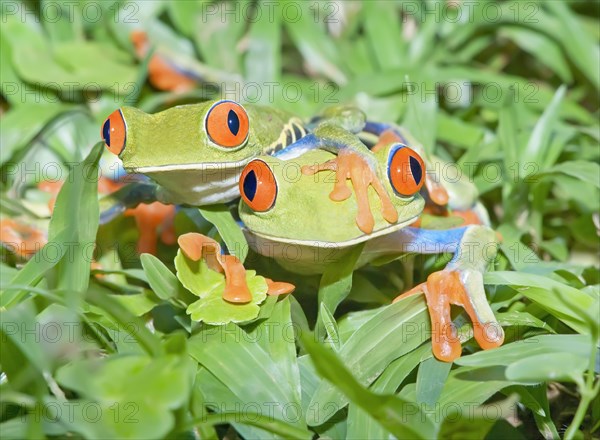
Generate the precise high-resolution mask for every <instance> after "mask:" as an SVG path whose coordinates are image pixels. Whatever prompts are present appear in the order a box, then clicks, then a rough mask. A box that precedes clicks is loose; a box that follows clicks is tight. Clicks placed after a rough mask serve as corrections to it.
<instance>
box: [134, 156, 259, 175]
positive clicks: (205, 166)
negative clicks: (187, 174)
mask: <svg viewBox="0 0 600 440" xmlns="http://www.w3.org/2000/svg"><path fill="white" fill-rule="evenodd" d="M252 159H253V158H252V157H248V158H245V159H242V160H239V161H237V162H199V163H184V164H170V165H153V166H141V167H135V166H132V167H126V169H127V170H128V171H130V172H134V173H140V174H146V173H160V172H168V171H218V170H231V169H234V168H242V167H245V166H246V165H247V164H248V162H250V160H252Z"/></svg>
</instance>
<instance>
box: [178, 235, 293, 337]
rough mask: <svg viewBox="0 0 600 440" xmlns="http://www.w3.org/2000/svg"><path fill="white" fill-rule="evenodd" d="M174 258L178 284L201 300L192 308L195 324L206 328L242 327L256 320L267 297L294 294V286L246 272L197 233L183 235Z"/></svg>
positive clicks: (239, 262)
mask: <svg viewBox="0 0 600 440" xmlns="http://www.w3.org/2000/svg"><path fill="white" fill-rule="evenodd" d="M177 242H178V243H179V247H180V251H179V252H178V253H177V257H176V258H175V267H176V269H177V277H178V278H179V281H180V282H181V283H182V284H183V285H184V287H185V288H186V289H188V290H189V291H190V292H191V293H193V294H194V295H196V296H198V297H200V299H199V300H198V301H196V302H194V303H192V304H190V305H189V307H188V308H187V313H188V314H190V315H191V318H192V320H194V321H203V322H206V323H207V324H213V325H218V324H226V323H228V322H235V323H243V322H248V321H251V320H253V319H255V318H256V317H257V316H258V313H259V310H260V309H259V305H260V304H261V303H262V302H263V301H264V300H265V299H266V297H267V295H283V294H286V293H291V292H293V290H294V286H293V285H292V284H289V283H283V282H274V281H272V280H270V279H268V278H264V277H261V276H258V275H256V272H254V271H250V270H246V269H245V268H244V266H243V264H242V262H241V261H240V260H239V259H238V258H237V257H235V256H233V255H224V254H222V253H221V246H220V245H219V243H217V242H216V241H215V240H213V239H212V238H209V237H206V236H204V235H202V234H198V233H194V232H192V233H188V234H183V235H181V236H180V237H179V238H178V240H177Z"/></svg>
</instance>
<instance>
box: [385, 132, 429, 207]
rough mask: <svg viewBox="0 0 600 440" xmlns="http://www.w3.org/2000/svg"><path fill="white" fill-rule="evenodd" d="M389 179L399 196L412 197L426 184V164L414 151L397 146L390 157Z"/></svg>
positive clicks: (403, 146) (391, 150)
mask: <svg viewBox="0 0 600 440" xmlns="http://www.w3.org/2000/svg"><path fill="white" fill-rule="evenodd" d="M388 178H389V179H390V183H391V184H392V188H394V191H396V193H397V194H399V195H401V196H412V195H413V194H416V193H417V192H419V190H420V189H421V187H422V186H423V183H424V182H425V163H424V162H423V159H421V156H419V155H418V154H417V153H416V152H415V151H414V150H412V149H410V148H408V147H407V146H406V145H403V144H396V145H394V146H393V147H392V148H391V149H390V154H389V156H388Z"/></svg>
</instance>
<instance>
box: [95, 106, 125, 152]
mask: <svg viewBox="0 0 600 440" xmlns="http://www.w3.org/2000/svg"><path fill="white" fill-rule="evenodd" d="M100 135H101V136H102V140H103V141H104V143H105V144H106V148H108V150H109V151H110V152H111V153H113V154H116V155H117V156H118V155H119V154H121V153H122V152H123V150H124V149H125V141H126V140H127V125H126V124H125V118H124V117H123V112H122V111H121V109H118V110H115V111H114V112H112V113H111V114H110V116H109V117H108V118H106V121H104V124H103V125H102V131H101V133H100Z"/></svg>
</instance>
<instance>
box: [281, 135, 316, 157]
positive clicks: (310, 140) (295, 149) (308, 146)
mask: <svg viewBox="0 0 600 440" xmlns="http://www.w3.org/2000/svg"><path fill="white" fill-rule="evenodd" d="M319 144H320V141H319V138H317V137H316V136H315V135H314V134H312V133H309V134H307V135H306V136H304V137H302V138H300V139H298V140H297V141H296V142H294V143H293V144H290V145H288V146H287V147H285V148H284V149H283V150H279V151H278V152H276V153H275V154H273V156H274V157H278V158H279V159H282V160H287V159H293V158H295V157H298V156H301V155H302V154H304V153H306V152H307V151H310V150H314V149H315V148H318V146H319ZM288 156H289V157H288Z"/></svg>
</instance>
